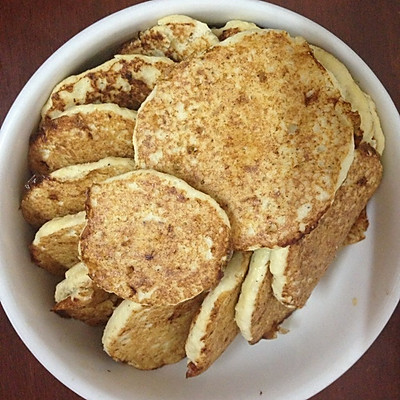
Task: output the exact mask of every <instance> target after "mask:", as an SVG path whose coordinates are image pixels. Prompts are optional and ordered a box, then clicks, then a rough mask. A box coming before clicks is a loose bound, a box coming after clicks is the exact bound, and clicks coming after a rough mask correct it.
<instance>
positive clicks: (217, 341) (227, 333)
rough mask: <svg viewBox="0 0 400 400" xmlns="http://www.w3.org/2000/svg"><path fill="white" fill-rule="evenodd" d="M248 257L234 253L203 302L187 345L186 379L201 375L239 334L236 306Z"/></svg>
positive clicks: (246, 254)
mask: <svg viewBox="0 0 400 400" xmlns="http://www.w3.org/2000/svg"><path fill="white" fill-rule="evenodd" d="M250 255H251V253H242V252H235V253H234V254H233V256H232V259H231V260H230V261H229V263H228V265H227V267H226V270H225V273H224V277H223V278H222V279H221V282H220V283H219V284H218V286H217V287H216V288H214V289H213V290H212V291H211V292H210V293H208V295H207V297H206V298H205V299H204V301H203V303H202V305H201V308H200V311H199V313H198V314H197V315H196V317H195V318H194V320H193V322H192V325H191V327H190V332H189V335H188V338H187V341H186V345H185V348H186V355H187V357H188V368H187V372H186V376H187V377H193V376H196V375H199V374H201V373H203V372H204V371H205V370H207V369H208V368H209V367H210V366H211V364H212V363H213V362H214V361H215V360H216V359H217V358H218V357H219V356H220V355H221V354H222V353H223V352H224V351H225V350H226V348H227V347H228V346H229V345H230V343H231V342H232V341H233V339H234V338H235V337H236V335H237V333H238V332H239V328H238V326H237V324H236V322H235V306H236V302H237V300H238V297H239V293H240V288H241V286H242V282H243V279H244V277H245V275H246V272H247V268H248V266H249V260H250Z"/></svg>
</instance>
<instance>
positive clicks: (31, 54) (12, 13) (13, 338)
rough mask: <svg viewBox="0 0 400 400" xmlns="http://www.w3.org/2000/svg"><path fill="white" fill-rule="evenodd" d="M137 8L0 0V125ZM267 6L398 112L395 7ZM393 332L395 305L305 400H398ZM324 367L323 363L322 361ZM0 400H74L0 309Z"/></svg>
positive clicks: (306, 2) (374, 0)
mask: <svg viewBox="0 0 400 400" xmlns="http://www.w3.org/2000/svg"><path fill="white" fill-rule="evenodd" d="M182 1H184V0H182ZM199 1H201V0H199ZM216 1H218V0H216ZM233 1H234V0H233ZM139 2H140V1H133V0H86V1H77V0H41V1H38V2H32V1H29V0H0V93H1V102H0V121H1V122H2V121H3V120H4V118H5V116H6V113H7V111H8V109H9V108H10V106H11V104H12V102H13V101H14V99H15V97H16V96H17V94H18V92H19V91H20V90H21V89H22V87H23V85H24V84H25V83H26V81H27V80H28V79H29V78H30V76H31V75H32V74H33V73H34V71H35V70H36V69H37V68H38V67H39V66H40V65H41V64H42V63H43V62H44V61H45V60H46V59H47V57H49V56H50V55H51V54H52V53H53V52H54V51H55V50H56V49H57V48H58V47H59V46H61V45H62V44H63V43H64V42H65V41H66V40H68V39H69V38H71V37H72V36H73V35H74V34H76V33H77V32H79V31H80V30H82V29H83V28H85V27H87V26H88V25H90V24H91V23H93V22H95V21H97V20H99V19H100V18H102V17H104V16H106V15H108V14H110V13H112V12H114V11H117V10H120V9H122V8H124V7H127V6H130V5H133V4H135V3H139ZM271 2H272V3H274V4H278V5H281V6H283V7H286V8H288V9H291V10H293V11H296V12H298V13H300V14H302V15H304V16H307V17H308V18H310V19H312V20H314V21H316V22H318V23H319V24H321V25H323V26H324V27H326V28H327V29H329V30H330V31H331V32H333V33H334V34H336V35H337V36H338V37H339V38H341V39H342V40H343V41H345V42H346V43H347V44H348V45H350V47H352V48H353V50H355V51H356V52H357V53H358V54H359V55H360V56H361V57H362V58H363V59H364V60H365V61H366V63H367V64H368V65H369V66H370V67H371V69H372V70H373V71H374V72H375V74H376V75H377V76H378V78H379V79H380V80H381V82H382V83H383V85H384V86H385V87H386V89H387V90H388V92H389V94H390V95H391V96H392V99H393V101H394V102H395V104H396V106H397V108H398V109H399V106H400V76H399V71H400V2H399V1H395V0H352V1H350V0H330V1H324V0H319V1H318V0H274V1H271ZM399 134H400V133H399ZM399 328H400V308H399V307H397V309H396V311H395V313H394V314H393V316H392V318H391V319H390V321H389V323H388V324H387V326H386V327H385V328H384V330H383V332H382V333H381V335H380V336H379V337H378V339H377V340H376V341H375V343H374V344H373V345H372V346H371V348H370V349H369V350H368V351H367V352H366V353H365V354H364V356H363V357H362V358H361V359H360V360H359V361H358V362H357V363H356V364H355V365H354V366H353V367H352V368H351V369H350V370H349V371H347V372H346V373H345V374H344V375H343V376H342V377H340V378H339V379H338V380H337V381H336V382H334V383H333V384H331V385H330V386H329V387H327V388H326V389H325V390H323V391H322V392H320V393H319V394H317V395H316V396H314V397H313V399H314V400H317V399H318V400H322V399H323V400H330V399H332V400H338V399H351V400H352V399H363V400H367V399H371V400H372V399H373V400H376V399H382V400H391V399H393V400H394V399H400V331H399ZM326 362H327V364H329V360H326ZM0 399H3V400H11V399H13V400H19V399H43V400H46V399H58V400H60V399H65V400H67V399H68V400H72V399H80V397H79V396H77V395H76V394H74V393H73V392H71V391H70V390H69V389H67V388H66V387H65V386H63V385H62V384H61V383H60V382H58V381H57V380H56V379H55V378H54V377H53V376H52V375H50V373H48V372H47V371H46V370H45V368H43V367H42V365H41V364H39V362H38V361H37V360H36V359H35V358H34V357H33V356H32V355H31V353H30V352H29V351H28V350H27V348H26V347H25V345H24V344H23V343H22V341H21V340H20V339H19V337H18V336H17V334H16V333H15V331H14V330H13V328H12V327H11V325H10V323H9V321H8V319H7V317H6V315H5V314H4V311H3V310H2V309H0ZM272 400H273V399H272Z"/></svg>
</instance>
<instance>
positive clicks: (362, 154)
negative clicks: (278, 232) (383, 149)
mask: <svg viewBox="0 0 400 400" xmlns="http://www.w3.org/2000/svg"><path fill="white" fill-rule="evenodd" d="M381 177H382V164H381V162H380V157H379V155H378V154H377V152H376V151H375V150H374V149H373V148H372V147H371V146H369V145H368V144H366V143H362V144H360V146H359V147H358V149H357V150H356V151H355V159H354V162H353V164H352V166H351V168H350V170H349V173H348V176H347V179H346V180H345V182H344V184H343V185H342V186H341V187H340V188H339V190H338V191H337V194H336V197H335V200H334V202H333V204H332V206H331V207H330V208H329V210H328V211H327V212H326V214H325V215H324V216H323V217H322V218H321V220H320V222H319V224H318V226H317V227H316V229H314V230H313V231H312V232H311V233H310V234H309V235H306V236H304V237H303V238H302V239H301V240H300V241H299V242H298V243H296V244H294V245H292V246H291V247H290V249H289V254H288V258H287V267H286V270H285V275H286V279H287V282H286V284H285V286H284V289H283V293H282V294H283V297H284V298H285V299H286V300H285V301H287V302H288V304H291V305H292V306H295V307H298V308H300V307H303V306H304V305H305V303H306V301H307V299H308V298H309V296H310V295H311V292H312V290H313V289H314V287H315V286H316V285H317V283H318V282H319V280H320V279H321V277H322V276H323V275H324V274H325V272H326V270H327V268H328V266H329V265H330V264H331V263H332V261H333V260H334V258H335V255H336V252H337V250H338V249H339V247H340V246H341V245H342V244H343V243H344V242H345V240H346V237H347V236H348V234H349V231H350V230H351V227H352V226H353V225H354V223H355V221H356V220H357V218H358V217H359V216H360V213H361V212H362V210H363V209H364V208H365V206H366V204H367V202H368V200H369V199H370V198H371V196H372V195H373V193H374V192H375V190H376V188H377V187H378V185H379V183H380V180H381Z"/></svg>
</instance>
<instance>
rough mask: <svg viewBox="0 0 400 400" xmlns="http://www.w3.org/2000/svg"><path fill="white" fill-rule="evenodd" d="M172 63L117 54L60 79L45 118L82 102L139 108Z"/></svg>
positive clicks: (47, 106)
mask: <svg viewBox="0 0 400 400" xmlns="http://www.w3.org/2000/svg"><path fill="white" fill-rule="evenodd" d="M172 64H173V62H172V61H171V60H170V59H168V58H166V57H147V56H143V55H116V56H115V57H114V58H113V59H112V60H109V61H106V62H105V63H104V64H101V65H99V66H98V67H95V68H92V69H90V70H87V71H85V72H82V73H81V74H79V75H72V76H70V77H68V78H66V79H64V80H63V81H62V82H60V83H59V84H58V85H57V86H56V87H55V88H54V89H53V91H52V93H51V95H50V98H49V100H48V101H47V103H46V104H45V105H44V107H43V109H42V117H43V118H55V117H57V116H59V115H60V114H61V113H62V112H63V111H65V110H67V109H68V108H70V107H72V106H75V105H79V104H92V103H115V104H118V105H119V106H121V107H126V108H130V109H137V108H138V107H139V106H140V104H141V103H142V102H143V100H144V99H145V98H146V97H147V96H148V94H149V93H150V92H151V90H152V89H153V87H154V85H155V84H156V82H157V79H158V78H159V77H160V76H161V75H162V74H164V73H167V71H168V69H169V67H170V66H171V65H172Z"/></svg>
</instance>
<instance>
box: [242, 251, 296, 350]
mask: <svg viewBox="0 0 400 400" xmlns="http://www.w3.org/2000/svg"><path fill="white" fill-rule="evenodd" d="M270 256H271V250H269V249H259V250H256V251H255V252H254V253H253V255H252V257H251V261H250V266H249V272H248V274H247V276H246V279H245V280H244V282H243V285H242V291H241V293H240V297H239V301H238V302H237V304H236V314H235V320H236V322H237V324H238V326H239V328H240V331H241V333H242V335H243V337H244V338H245V339H246V340H247V341H248V342H249V343H250V344H255V343H257V342H258V341H259V340H260V339H262V338H265V339H272V338H274V337H276V333H277V331H278V329H279V325H280V323H281V322H282V321H283V320H284V319H286V318H287V317H288V316H289V315H290V314H291V313H292V312H293V311H294V308H289V307H286V306H284V305H283V304H281V303H280V302H279V301H278V300H277V299H276V298H275V296H274V293H273V291H272V287H271V283H272V275H271V272H270V270H269V265H270Z"/></svg>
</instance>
